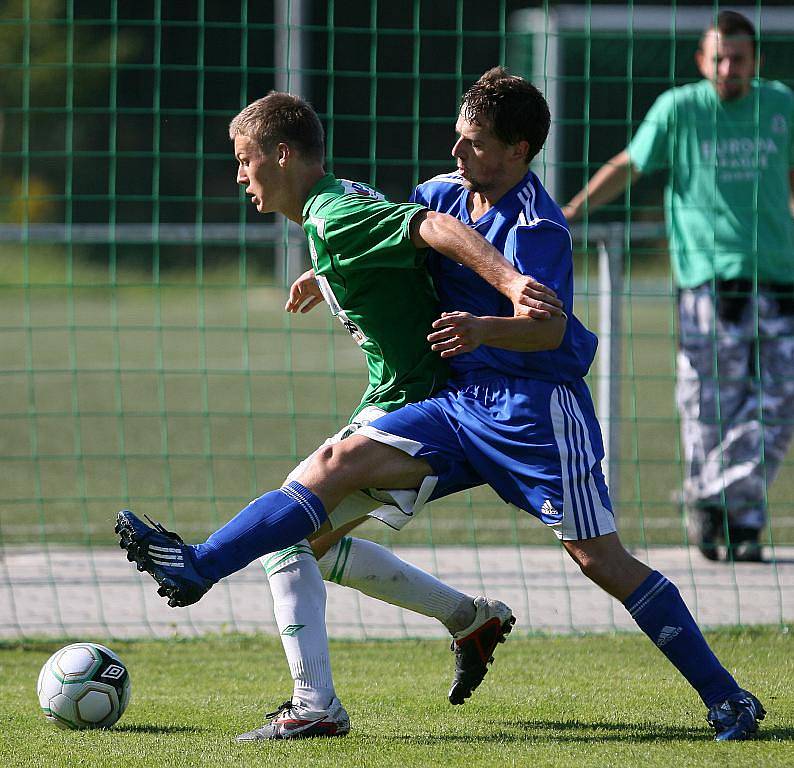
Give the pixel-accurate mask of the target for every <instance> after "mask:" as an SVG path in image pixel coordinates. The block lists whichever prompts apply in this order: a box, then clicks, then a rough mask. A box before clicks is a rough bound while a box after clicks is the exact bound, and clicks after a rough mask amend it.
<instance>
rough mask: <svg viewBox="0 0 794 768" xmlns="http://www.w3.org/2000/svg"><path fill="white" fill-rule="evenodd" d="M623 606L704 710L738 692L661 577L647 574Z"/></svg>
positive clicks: (676, 594) (677, 596) (675, 593)
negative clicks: (682, 678) (688, 685)
mask: <svg viewBox="0 0 794 768" xmlns="http://www.w3.org/2000/svg"><path fill="white" fill-rule="evenodd" d="M623 605H624V606H625V607H626V610H627V611H628V612H629V613H630V614H631V616H632V618H633V619H634V621H636V622H637V625H638V626H639V628H640V629H641V630H642V631H643V632H644V633H645V634H646V635H648V637H650V638H651V640H653V642H654V644H655V645H656V646H657V647H658V648H659V650H660V651H661V652H662V653H663V654H664V655H665V656H667V658H668V659H669V660H670V661H671V662H672V664H673V665H674V666H675V668H676V669H677V670H678V671H679V672H680V673H681V674H682V675H683V676H684V677H685V678H686V679H687V680H688V681H689V684H690V685H691V686H692V687H693V688H694V689H695V690H696V691H697V692H698V694H699V695H700V698H701V699H703V703H704V704H705V705H706V706H707V707H711V706H712V705H713V704H719V703H720V702H723V701H725V699H727V698H728V696H730V695H731V694H732V693H736V691H738V690H740V689H739V686H738V685H737V684H736V681H735V680H734V679H733V677H731V675H730V673H729V672H728V670H727V669H725V667H723V666H722V664H720V662H719V660H718V659H717V657H716V656H715V655H714V652H713V651H712V650H711V648H709V646H708V643H707V642H706V640H705V638H704V637H703V635H702V634H701V632H700V629H699V628H698V625H697V624H696V623H695V620H694V619H693V618H692V614H691V613H690V612H689V609H688V608H687V607H686V605H685V603H684V601H683V600H682V599H681V594H680V593H679V591H678V590H677V589H676V587H675V585H674V584H673V583H672V582H670V581H668V580H667V579H666V578H665V577H664V576H662V574H661V573H659V572H658V571H654V572H653V573H651V575H650V576H648V578H647V579H645V581H643V582H642V584H640V586H639V587H637V589H635V590H634V592H632V593H631V594H630V595H629V596H628V598H627V599H626V601H625V602H624V603H623Z"/></svg>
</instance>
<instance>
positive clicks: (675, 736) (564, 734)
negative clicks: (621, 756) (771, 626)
mask: <svg viewBox="0 0 794 768" xmlns="http://www.w3.org/2000/svg"><path fill="white" fill-rule="evenodd" d="M713 737H714V732H713V731H712V730H711V728H709V727H708V726H707V725H706V724H705V723H704V725H703V727H698V726H693V727H684V728H682V727H676V726H666V725H661V726H660V725H653V724H652V723H609V722H595V723H585V722H581V721H577V720H563V721H555V720H523V721H521V720H520V721H515V722H511V723H494V725H493V728H491V729H490V730H489V732H488V733H482V734H477V735H472V734H471V733H456V732H453V733H445V734H416V733H415V734H411V735H398V734H394V735H390V738H393V739H395V740H397V741H411V742H414V743H419V744H442V743H446V742H472V743H478V742H479V743H490V742H511V741H512V742H519V741H520V742H525V741H539V742H544V741H554V742H560V743H574V744H575V743H588V742H594V741H600V742H603V741H612V742H626V743H638V742H639V743H641V742H652V741H668V742H677V741H709V740H711V739H713ZM755 740H756V741H792V740H794V728H769V729H766V730H764V729H763V726H762V729H761V730H760V731H759V734H758V736H757V737H756V739H755Z"/></svg>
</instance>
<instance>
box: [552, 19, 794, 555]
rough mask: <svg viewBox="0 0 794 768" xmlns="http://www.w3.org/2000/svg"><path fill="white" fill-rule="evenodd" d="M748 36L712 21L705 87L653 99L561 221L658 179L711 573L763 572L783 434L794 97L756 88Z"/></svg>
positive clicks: (792, 277) (695, 505)
mask: <svg viewBox="0 0 794 768" xmlns="http://www.w3.org/2000/svg"><path fill="white" fill-rule="evenodd" d="M756 58H757V57H756V42H755V30H754V28H753V26H752V24H751V23H750V22H749V21H748V20H747V19H746V18H745V17H744V16H742V15H741V14H738V13H736V12H732V11H723V12H721V13H720V14H719V15H718V17H717V19H716V22H715V24H714V25H713V26H710V27H709V28H708V29H707V30H706V31H705V32H704V34H703V37H702V39H701V41H700V47H699V50H698V51H697V54H696V62H697V65H698V68H699V70H700V72H701V74H702V75H703V78H704V79H703V80H701V81H700V82H697V83H693V84H689V85H684V86H681V87H678V88H672V89H670V90H669V91H666V92H665V93H663V94H661V96H659V98H658V99H657V100H656V102H655V103H654V105H653V106H652V107H651V109H650V110H649V112H648V114H647V115H646V117H645V119H644V120H643V122H642V124H641V125H640V127H639V128H638V130H637V133H636V134H635V136H634V138H633V139H632V141H631V142H630V144H629V146H628V147H627V148H626V149H625V150H624V151H623V152H621V153H619V154H618V155H616V156H615V157H614V158H612V159H611V160H610V161H608V162H607V163H606V164H605V165H604V166H603V167H602V168H601V169H600V170H599V171H598V172H597V173H596V174H595V175H594V176H593V178H592V179H591V180H590V182H589V183H588V184H587V186H586V187H585V188H584V189H583V190H582V191H581V192H579V193H578V194H577V195H576V196H574V197H573V198H572V200H571V201H570V202H569V203H568V205H567V206H566V207H565V208H564V209H563V212H564V213H565V215H566V217H567V218H568V220H569V221H573V220H575V219H577V218H579V217H581V216H582V215H583V214H586V213H587V212H592V211H594V210H595V209H596V208H598V207H599V206H601V205H603V204H605V203H608V202H610V201H611V200H613V199H614V198H615V197H617V196H618V195H619V194H620V193H621V192H622V191H623V190H624V189H625V188H626V187H627V186H628V184H630V183H631V182H632V181H634V180H635V179H636V178H637V177H638V176H640V175H641V174H644V173H648V172H651V171H654V170H657V169H665V170H666V171H667V173H668V181H667V186H666V189H665V218H666V224H667V232H668V241H669V250H670V258H671V262H672V268H673V276H674V278H675V281H676V283H677V285H678V287H679V301H678V309H679V312H678V314H679V353H678V360H677V374H678V375H677V391H676V395H677V397H676V399H677V403H678V408H679V411H680V415H681V430H682V443H683V449H684V457H685V463H686V477H685V480H684V489H683V498H684V502H685V505H686V509H687V514H688V520H689V532H690V538H692V539H694V542H695V543H696V544H697V545H698V547H699V548H700V551H701V552H702V553H703V554H704V555H705V556H706V557H707V558H709V559H710V560H717V559H719V555H720V550H719V548H718V543H719V541H720V540H721V539H724V542H725V544H726V547H727V548H726V557H727V558H728V559H733V560H750V561H759V560H761V559H762V550H761V544H760V534H761V530H762V529H763V527H764V525H765V522H766V500H767V494H768V488H769V484H770V483H771V482H772V481H773V480H774V478H775V477H776V476H777V473H778V471H779V469H780V466H781V463H782V461H783V459H784V457H785V455H786V452H787V450H788V447H789V444H790V442H791V436H792V431H793V430H794V421H793V420H792V418H791V413H792V410H793V409H794V222H793V221H792V210H794V203H792V182H793V181H794V171H792V167H793V166H794V134H793V132H794V94H792V92H791V90H790V89H789V88H787V87H786V86H784V85H783V84H782V83H779V82H767V81H763V80H759V79H756V78H755V71H756Z"/></svg>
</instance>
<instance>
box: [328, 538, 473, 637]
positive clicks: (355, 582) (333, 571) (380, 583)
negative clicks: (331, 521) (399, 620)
mask: <svg viewBox="0 0 794 768" xmlns="http://www.w3.org/2000/svg"><path fill="white" fill-rule="evenodd" d="M318 565H319V566H320V572H321V573H322V575H323V578H324V579H326V580H327V581H333V582H335V583H337V584H341V585H342V586H345V587H352V588H353V589H357V590H358V591H359V592H363V593H364V594H365V595H369V596H370V597H376V598H377V599H378V600H383V601H384V602H386V603H391V604H392V605H399V606H400V607H401V608H408V609H409V610H411V611H414V612H416V613H421V614H422V615H423V616H430V617H432V618H434V619H438V620H439V621H440V622H441V623H442V624H443V625H444V626H445V627H446V628H447V629H449V631H450V632H451V633H453V634H454V633H455V632H457V631H458V630H460V629H463V627H465V626H467V625H468V624H470V623H471V622H472V621H474V614H475V608H474V598H473V597H471V596H469V595H466V594H464V593H463V592H458V590H457V589H454V588H453V587H450V586H449V585H448V584H444V582H443V581H439V580H438V579H437V578H436V577H435V576H432V575H431V574H429V573H427V572H426V571H423V570H422V569H421V568H417V567H416V566H415V565H411V563H407V562H405V560H402V559H400V558H399V557H397V555H395V554H394V553H393V552H391V551H390V550H388V549H386V547H382V546H380V544H375V543H374V542H372V541H367V540H366V539H356V538H353V537H352V536H345V537H344V538H343V539H341V540H340V541H339V542H337V543H336V544H335V545H334V546H333V547H331V549H329V550H328V552H326V553H325V554H324V555H323V556H322V557H321V558H320V560H319V561H318Z"/></svg>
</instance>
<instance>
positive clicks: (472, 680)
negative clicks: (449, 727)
mask: <svg viewBox="0 0 794 768" xmlns="http://www.w3.org/2000/svg"><path fill="white" fill-rule="evenodd" d="M515 623H516V617H515V616H511V617H510V618H509V619H507V621H505V622H504V623H503V624H502V626H501V627H500V629H499V636H498V638H497V640H496V642H497V643H504V642H506V640H507V636H508V635H509V634H510V633H511V632H512V631H513V627H514V626H515ZM495 648H496V646H494V649H495ZM493 660H494V657H493V656H491V657H490V658H489V659H488V661H487V662H486V663H485V664H484V665H483V666H482V667H480V668H479V670H477V672H475V673H473V674H471V675H470V676H469V677H467V678H464V679H463V680H455V682H453V683H452V687H451V688H450V689H449V694H447V698H448V699H449V703H450V704H454V705H458V704H465V703H466V699H468V698H470V697H471V695H472V693H473V692H474V691H475V690H476V689H477V687H478V686H479V685H480V683H482V681H483V680H484V679H485V675H487V674H488V665H489V664H492V663H493Z"/></svg>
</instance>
